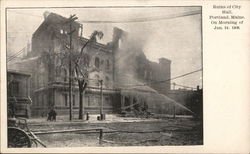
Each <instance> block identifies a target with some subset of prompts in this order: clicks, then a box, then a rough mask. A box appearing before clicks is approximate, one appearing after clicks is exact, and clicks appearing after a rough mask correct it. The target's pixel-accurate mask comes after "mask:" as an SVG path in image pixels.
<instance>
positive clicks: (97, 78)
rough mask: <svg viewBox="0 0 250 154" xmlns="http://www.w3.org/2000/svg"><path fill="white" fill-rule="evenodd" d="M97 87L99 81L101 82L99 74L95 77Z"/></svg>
mask: <svg viewBox="0 0 250 154" xmlns="http://www.w3.org/2000/svg"><path fill="white" fill-rule="evenodd" d="M95 80H96V81H95V86H98V87H99V80H100V76H99V75H98V74H96V75H95Z"/></svg>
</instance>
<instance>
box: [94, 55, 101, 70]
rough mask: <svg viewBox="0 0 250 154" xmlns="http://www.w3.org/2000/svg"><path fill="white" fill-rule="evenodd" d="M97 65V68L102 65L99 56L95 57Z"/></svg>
mask: <svg viewBox="0 0 250 154" xmlns="http://www.w3.org/2000/svg"><path fill="white" fill-rule="evenodd" d="M95 67H96V68H99V67H100V59H99V58H98V57H96V58H95Z"/></svg>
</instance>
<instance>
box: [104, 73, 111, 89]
mask: <svg viewBox="0 0 250 154" xmlns="http://www.w3.org/2000/svg"><path fill="white" fill-rule="evenodd" d="M104 84H105V86H106V87H110V86H109V84H110V82H109V77H108V76H106V77H105V81H104Z"/></svg>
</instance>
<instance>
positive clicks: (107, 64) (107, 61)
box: [106, 59, 109, 70]
mask: <svg viewBox="0 0 250 154" xmlns="http://www.w3.org/2000/svg"><path fill="white" fill-rule="evenodd" d="M106 68H107V70H109V60H108V59H107V60H106Z"/></svg>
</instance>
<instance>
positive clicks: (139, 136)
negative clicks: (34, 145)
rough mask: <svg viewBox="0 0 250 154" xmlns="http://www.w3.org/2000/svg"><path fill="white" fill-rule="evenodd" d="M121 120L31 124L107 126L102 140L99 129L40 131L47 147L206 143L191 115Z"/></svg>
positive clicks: (45, 127)
mask: <svg viewBox="0 0 250 154" xmlns="http://www.w3.org/2000/svg"><path fill="white" fill-rule="evenodd" d="M121 119H122V118H119V120H117V121H115V120H112V121H113V122H111V121H108V120H107V121H99V122H98V121H92V122H91V121H88V122H87V121H84V122H60V121H57V122H47V123H46V124H42V123H30V124H29V127H30V129H31V130H32V131H34V132H35V133H36V132H40V133H41V132H42V133H43V132H48V131H59V130H77V129H98V128H101V129H103V136H102V141H101V143H100V142H99V131H96V132H95V131H90V132H89V133H86V132H85V131H83V132H79V131H78V132H73V133H72V132H71V133H68V132H66V133H51V134H38V135H37V136H38V137H39V138H40V139H41V140H42V141H43V142H44V143H45V144H46V145H47V147H82V146H105V147H106V146H157V145H158V146H160V145H202V143H203V141H202V138H203V137H202V127H201V126H202V125H201V123H200V122H199V121H195V120H193V119H191V118H175V119H173V118H166V119H136V118H123V120H124V121H121ZM126 121H127V122H126Z"/></svg>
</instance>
